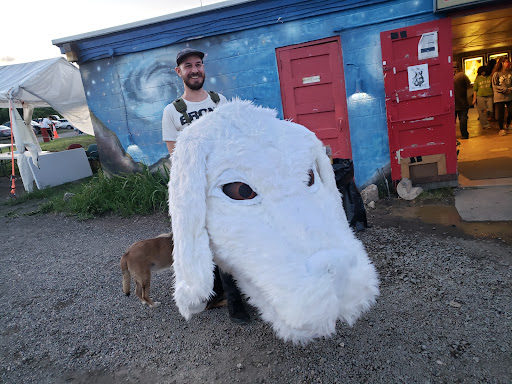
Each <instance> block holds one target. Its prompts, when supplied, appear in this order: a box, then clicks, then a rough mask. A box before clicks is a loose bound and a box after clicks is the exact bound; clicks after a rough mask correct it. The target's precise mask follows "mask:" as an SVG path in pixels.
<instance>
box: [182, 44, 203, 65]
mask: <svg viewBox="0 0 512 384" xmlns="http://www.w3.org/2000/svg"><path fill="white" fill-rule="evenodd" d="M190 55H196V56H199V57H200V58H201V60H203V57H204V53H203V52H201V51H198V50H197V49H193V48H185V49H182V50H181V51H179V52H178V54H177V55H176V65H180V64H181V63H182V62H183V60H185V59H186V58H187V57H188V56H190Z"/></svg>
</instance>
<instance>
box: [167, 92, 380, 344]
mask: <svg viewBox="0 0 512 384" xmlns="http://www.w3.org/2000/svg"><path fill="white" fill-rule="evenodd" d="M310 170H312V171H313V172H314V176H315V177H314V180H315V181H314V184H313V185H311V186H308V181H309V171H310ZM231 182H244V183H246V184H247V185H249V186H250V187H251V188H252V189H253V190H254V191H255V192H256V193H257V196H256V197H255V198H254V199H251V200H240V201H238V200H233V199H231V198H229V197H228V196H227V195H225V194H224V192H223V190H222V187H223V186H224V185H225V184H228V183H231ZM169 213H170V215H171V218H172V226H173V232H174V265H173V266H174V274H175V275H174V277H175V291H174V298H175V301H176V304H177V306H178V308H179V310H180V313H181V314H182V315H183V316H184V317H185V318H187V319H188V318H190V316H191V315H192V314H194V313H197V312H199V311H201V310H202V309H204V306H205V303H206V301H207V300H208V298H209V297H210V295H211V294H212V288H213V270H214V262H215V263H217V264H218V265H219V266H220V267H221V268H222V269H223V270H225V271H226V272H229V273H231V274H232V275H233V276H234V277H235V278H236V280H237V281H238V285H239V287H240V289H241V291H242V292H243V293H244V294H245V295H246V297H248V300H249V302H250V303H251V304H252V305H253V306H255V307H256V308H258V310H259V311H260V313H261V316H262V318H263V319H264V320H266V321H268V322H269V323H270V324H272V327H273V329H274V331H275V332H276V333H277V335H278V336H279V337H281V338H282V339H284V340H291V341H292V342H294V343H306V342H308V341H310V340H312V339H314V338H317V337H323V336H329V335H332V334H333V333H335V327H336V322H337V320H344V321H346V322H347V323H348V324H350V325H351V324H353V323H354V321H355V320H356V319H357V318H358V317H359V316H360V315H361V314H362V313H363V312H365V311H366V310H368V309H369V308H370V306H371V305H372V304H373V303H374V302H375V298H376V296H377V295H378V294H379V288H378V285H379V282H378V278H377V273H376V271H375V267H374V266H373V264H372V263H371V262H370V260H369V259H368V256H367V254H366V252H365V250H364V247H363V245H362V244H361V242H360V241H359V240H358V239H356V237H355V236H354V234H353V232H352V230H351V229H350V228H349V225H348V223H347V219H346V217H345V213H344V211H343V207H342V202H341V196H340V194H339V192H338V189H337V188H336V183H335V179H334V172H333V169H332V166H331V163H330V161H329V158H328V157H327V156H326V155H325V149H324V148H323V146H322V143H321V142H320V141H319V140H318V139H317V138H316V136H315V135H314V134H313V133H312V132H311V131H309V130H308V129H306V128H305V127H303V126H301V125H298V124H295V123H292V122H289V121H283V120H279V119H277V118H276V113H275V111H273V110H270V109H265V108H260V107H256V106H254V105H253V104H252V103H250V102H246V101H240V100H234V101H232V102H230V103H227V104H224V105H221V106H220V107H218V108H217V109H216V110H215V111H214V112H212V113H209V114H207V115H206V116H204V117H202V118H201V119H199V120H197V121H196V122H194V123H193V124H192V125H191V126H190V127H189V128H187V129H186V130H185V131H184V132H182V134H181V135H180V137H179V138H178V141H177V143H176V148H175V150H174V154H173V158H172V169H171V181H170V183H169Z"/></svg>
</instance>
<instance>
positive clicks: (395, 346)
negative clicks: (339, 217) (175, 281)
mask: <svg viewBox="0 0 512 384" xmlns="http://www.w3.org/2000/svg"><path fill="white" fill-rule="evenodd" d="M379 207H380V206H379V205H378V207H377V209H376V210H375V211H373V212H372V215H371V217H370V224H371V225H372V227H371V228H369V229H367V230H366V231H364V232H362V233H359V234H358V236H359V237H360V238H361V240H362V241H363V242H364V244H365V246H366V248H367V250H368V253H369V255H370V257H371V259H372V260H373V261H374V263H375V265H376V267H377V270H378V271H379V275H380V278H381V296H380V297H379V299H378V302H377V305H376V306H375V307H373V308H372V309H371V310H370V311H369V312H368V313H367V314H366V315H365V316H364V317H363V318H362V319H360V320H359V321H358V322H357V323H356V324H355V326H353V327H352V328H349V327H347V326H346V325H344V324H338V329H337V334H336V335H335V336H334V337H332V338H330V339H322V340H318V341H316V342H313V343H310V344H308V345H307V346H294V345H292V344H290V343H284V342H282V341H281V340H279V339H277V338H276V337H275V336H274V334H273V332H272V330H271V328H270V326H269V325H268V324H266V323H264V322H263V321H262V320H261V319H260V318H259V317H258V315H257V312H256V311H255V310H254V309H252V308H251V309H250V310H251V315H252V318H253V320H252V322H251V323H250V324H249V325H246V326H238V325H234V324H232V323H231V322H230V320H229V318H228V315H227V309H226V308H221V309H216V310H211V311H207V312H203V313H201V314H199V315H197V316H194V317H193V318H192V319H191V320H190V321H188V322H187V321H185V320H184V319H183V318H182V317H181V316H180V315H179V313H178V311H177V308H176V307H175V305H174V304H173V302H172V296H171V272H170V271H162V272H160V273H158V274H155V275H154V276H153V280H152V289H151V293H152V297H153V298H154V299H156V300H158V301H161V302H162V305H161V306H160V307H158V308H156V309H149V308H147V307H144V306H142V305H141V304H140V302H139V301H138V300H137V299H136V298H135V297H134V296H133V295H132V296H130V297H126V296H124V295H123V293H122V291H121V272H120V268H119V259H120V257H121V255H122V253H123V252H124V251H125V249H126V248H127V247H128V246H129V245H130V244H132V243H133V242H135V241H138V240H141V239H146V238H150V237H154V236H156V235H158V234H160V233H163V232H166V231H167V230H168V221H167V218H166V217H164V216H162V215H152V216H147V217H136V218H128V219H122V218H116V217H106V218H100V219H94V220H89V221H78V220H75V219H73V218H69V217H64V216H61V215H51V214H50V215H32V216H30V215H23V209H25V212H26V211H30V207H28V208H27V207H25V208H17V209H16V210H13V208H7V207H5V206H3V207H2V208H0V222H1V223H2V233H3V235H4V236H3V238H4V247H3V249H2V251H1V253H0V263H1V266H2V267H1V269H0V284H1V299H2V301H3V303H4V304H3V305H2V306H1V308H0V316H1V322H0V331H1V339H0V340H1V350H0V382H2V383H38V384H39V383H41V384H42V383H52V384H53V383H69V382H73V383H120V382H123V383H236V382H240V383H360V382H368V383H381V382H382V383H402V382H403V383H413V382H414V383H416V382H421V383H445V382H446V383H454V382H460V383H466V382H467V383H480V382H481V383H484V382H485V383H511V382H512V294H511V290H512V289H511V280H512V279H511V275H512V255H511V253H512V247H511V246H510V245H508V244H506V243H504V242H502V241H499V240H496V239H490V240H481V239H475V238H472V237H469V236H465V235H463V234H459V233H456V232H455V231H453V228H452V229H451V230H449V229H446V230H443V229H442V228H440V227H438V230H436V231H431V230H428V229H429V228H427V229H426V228H425V227H424V226H423V227H422V225H421V223H419V222H416V221H414V220H408V221H406V220H398V219H397V220H394V221H393V220H392V219H391V218H390V217H389V212H388V211H384V210H383V209H380V208H379ZM430 229H431V228H430Z"/></svg>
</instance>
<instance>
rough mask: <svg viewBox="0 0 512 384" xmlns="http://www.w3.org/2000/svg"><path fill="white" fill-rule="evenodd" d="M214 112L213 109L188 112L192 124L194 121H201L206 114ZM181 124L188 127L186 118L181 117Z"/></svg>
mask: <svg viewBox="0 0 512 384" xmlns="http://www.w3.org/2000/svg"><path fill="white" fill-rule="evenodd" d="M212 111H213V108H204V109H200V110H199V111H192V112H187V115H188V117H189V118H190V121H191V122H192V121H194V120H197V119H199V118H200V117H201V116H203V114H204V113H206V112H212ZM180 123H181V125H182V126H183V125H187V121H186V120H185V116H183V115H181V117H180Z"/></svg>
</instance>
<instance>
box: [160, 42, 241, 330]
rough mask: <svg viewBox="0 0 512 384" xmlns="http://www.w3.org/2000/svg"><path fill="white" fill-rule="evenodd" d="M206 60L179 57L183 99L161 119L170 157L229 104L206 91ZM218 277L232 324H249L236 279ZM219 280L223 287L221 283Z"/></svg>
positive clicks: (189, 53) (190, 54) (191, 52)
mask: <svg viewBox="0 0 512 384" xmlns="http://www.w3.org/2000/svg"><path fill="white" fill-rule="evenodd" d="M203 58H204V53H203V52H201V51H198V50H196V49H192V48H185V49H183V50H182V51H180V52H178V54H177V55H176V68H175V69H174V70H175V71H176V73H177V74H178V76H180V77H181V79H182V80H183V87H184V92H183V95H182V96H181V98H179V99H177V100H175V101H174V102H173V103H171V104H169V105H167V106H166V107H165V109H164V113H163V117H162V139H163V141H165V143H166V144H167V150H168V151H169V154H170V155H172V152H173V150H174V146H175V144H176V139H177V137H178V135H179V133H180V132H181V131H182V130H183V129H184V128H185V127H187V126H188V125H189V124H190V123H191V122H192V121H193V120H196V119H199V118H200V117H201V116H202V115H203V114H205V113H208V112H211V111H213V109H214V108H216V107H217V105H218V104H222V103H225V102H226V98H225V97H224V96H223V95H220V94H217V93H214V92H207V91H206V90H204V89H203V84H204V80H205V78H206V75H205V71H204V64H203ZM214 99H215V100H214ZM215 278H216V280H217V281H216V282H215V287H214V290H215V292H216V294H217V297H218V296H220V295H222V292H221V291H222V290H223V291H224V292H225V293H226V297H227V300H228V311H229V317H230V318H231V321H233V322H234V323H237V324H247V323H248V322H249V321H250V316H249V314H248V313H247V311H246V309H245V307H244V304H243V301H242V296H241V294H240V291H239V290H238V287H237V286H236V282H235V281H234V280H233V277H232V276H231V275H229V274H227V273H224V272H222V271H221V270H220V269H219V270H217V269H216V271H215ZM219 278H220V280H221V282H222V286H221V285H220V284H219V283H218V279H219Z"/></svg>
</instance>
